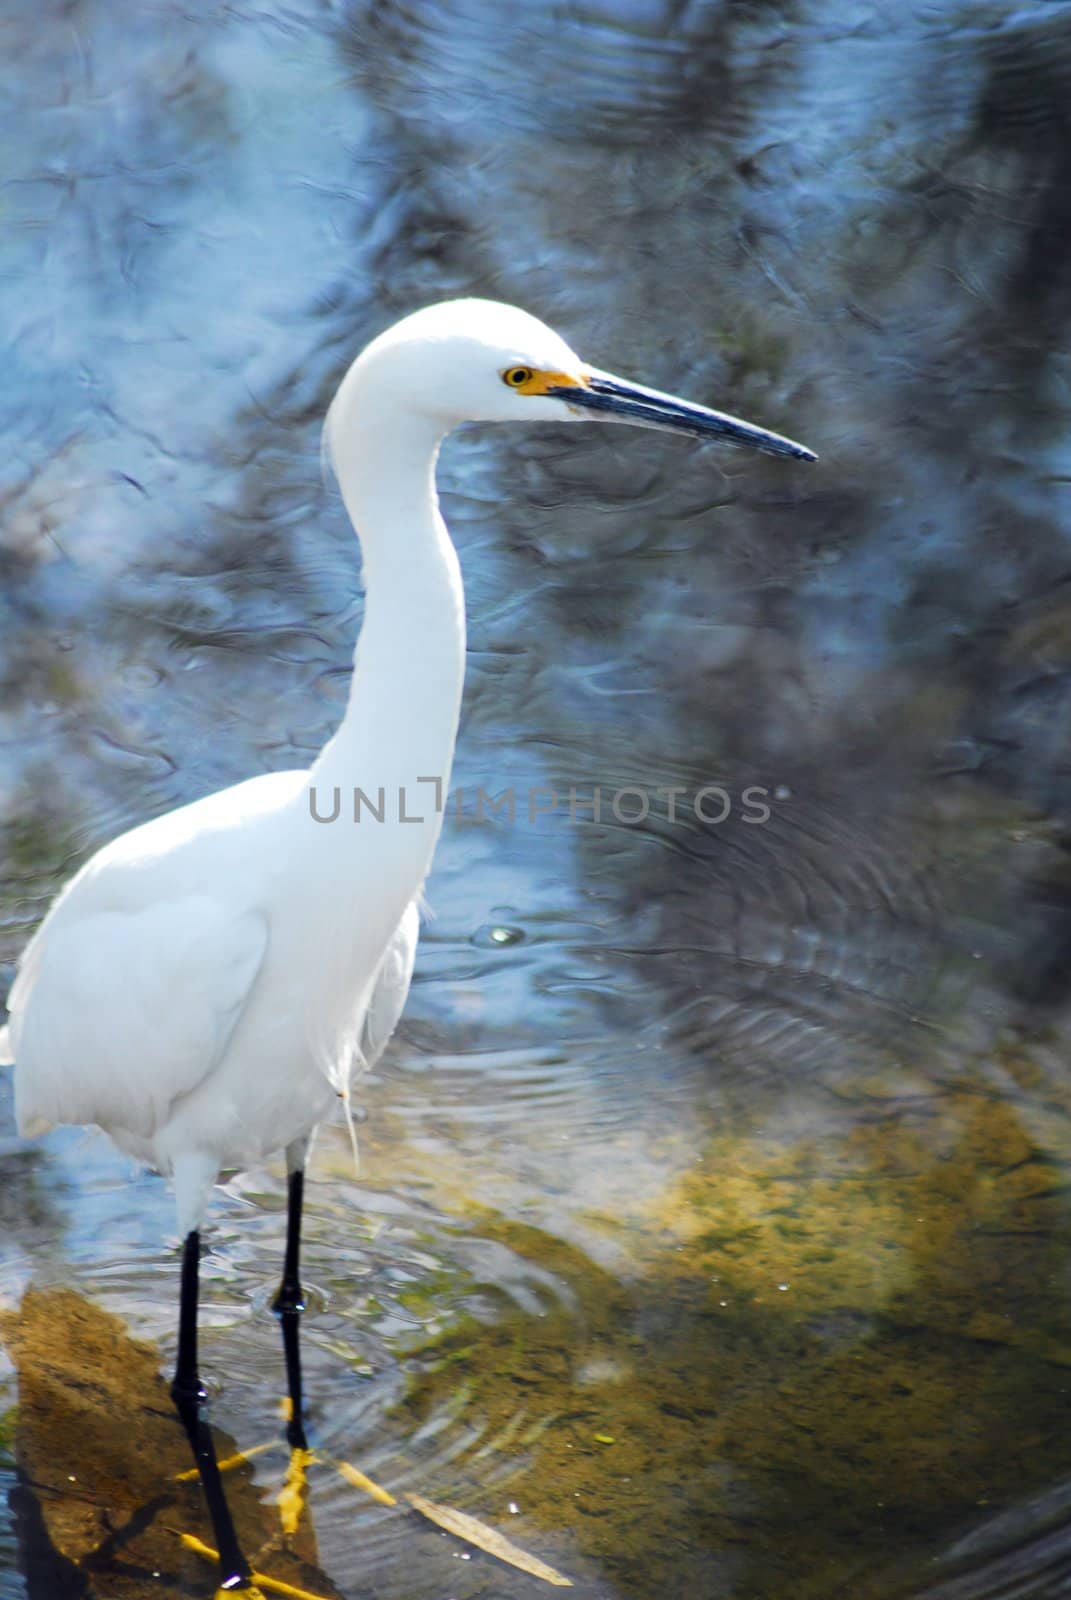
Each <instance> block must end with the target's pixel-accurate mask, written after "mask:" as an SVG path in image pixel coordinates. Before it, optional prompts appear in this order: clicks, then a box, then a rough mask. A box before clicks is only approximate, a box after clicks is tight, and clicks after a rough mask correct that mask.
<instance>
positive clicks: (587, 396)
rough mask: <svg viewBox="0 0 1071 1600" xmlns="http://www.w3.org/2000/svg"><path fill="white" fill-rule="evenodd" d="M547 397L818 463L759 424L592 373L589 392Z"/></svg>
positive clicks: (555, 390)
mask: <svg viewBox="0 0 1071 1600" xmlns="http://www.w3.org/2000/svg"><path fill="white" fill-rule="evenodd" d="M546 392H547V393H548V394H552V395H556V396H557V397H558V398H559V399H561V400H565V401H567V402H568V404H569V405H571V406H582V407H584V409H585V410H588V411H599V412H601V413H602V414H603V415H604V416H605V417H606V419H607V421H608V422H613V421H617V420H618V419H620V421H622V422H633V423H636V424H638V425H639V426H640V427H642V428H668V429H671V430H672V431H673V432H675V433H689V434H691V435H692V436H693V438H696V439H728V440H730V441H731V442H732V443H734V444H747V445H751V447H752V448H753V449H755V450H764V451H765V452H766V454H767V455H771V456H794V457H795V458H796V460H797V461H817V460H818V457H817V456H816V455H815V453H814V451H813V450H808V449H807V446H806V445H804V444H796V442H795V440H793V439H785V438H783V437H782V435H781V434H779V433H770V432H768V431H767V429H766V428H757V427H756V426H755V424H754V423H752V422H744V421H742V420H741V418H740V417H730V416H728V415H727V414H726V413H725V412H724V411H708V410H707V408H706V406H695V405H692V404H691V403H690V402H689V401H687V400H678V399H677V398H676V397H675V396H674V395H671V394H662V393H660V391H659V390H658V389H645V388H644V387H643V386H642V384H638V383H626V382H625V380H624V379H623V378H615V377H612V376H611V374H610V373H608V372H595V371H592V370H591V369H589V370H588V372H587V376H586V383H585V386H584V387H580V386H574V385H572V384H569V385H566V384H558V385H552V386H551V387H549V388H548V389H547V391H546Z"/></svg>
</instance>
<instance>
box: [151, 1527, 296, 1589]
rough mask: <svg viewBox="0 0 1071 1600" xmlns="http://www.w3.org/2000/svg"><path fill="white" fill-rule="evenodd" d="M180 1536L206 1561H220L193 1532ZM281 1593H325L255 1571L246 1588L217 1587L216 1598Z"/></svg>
mask: <svg viewBox="0 0 1071 1600" xmlns="http://www.w3.org/2000/svg"><path fill="white" fill-rule="evenodd" d="M179 1538H180V1539H181V1540H182V1542H183V1544H184V1545H185V1546H186V1549H187V1550H193V1551H195V1552H196V1553H197V1555H199V1556H204V1558H205V1560H206V1561H218V1560H219V1554H218V1552H217V1551H215V1550H213V1549H212V1546H211V1545H207V1544H205V1543H204V1542H203V1541H202V1540H200V1539H197V1538H195V1537H194V1535H193V1534H192V1533H180V1534H179ZM273 1594H281V1595H283V1596H284V1600H324V1596H323V1595H319V1594H314V1593H313V1591H312V1590H311V1589H299V1588H298V1587H297V1585H296V1584H293V1583H284V1582H283V1580H282V1579H281V1578H269V1577H268V1575H267V1573H265V1572H254V1574H253V1581H252V1584H251V1586H250V1587H248V1588H245V1589H217V1590H216V1594H215V1600H268V1596H269V1595H273Z"/></svg>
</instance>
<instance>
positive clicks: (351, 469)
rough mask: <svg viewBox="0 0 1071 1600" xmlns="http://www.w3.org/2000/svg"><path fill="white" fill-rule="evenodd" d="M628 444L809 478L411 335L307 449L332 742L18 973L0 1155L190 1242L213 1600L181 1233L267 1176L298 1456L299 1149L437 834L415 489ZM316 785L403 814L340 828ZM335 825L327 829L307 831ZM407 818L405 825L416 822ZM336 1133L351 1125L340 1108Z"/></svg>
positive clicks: (239, 788)
mask: <svg viewBox="0 0 1071 1600" xmlns="http://www.w3.org/2000/svg"><path fill="white" fill-rule="evenodd" d="M571 419H573V420H581V419H590V420H599V419H603V420H607V421H620V422H631V423H636V424H639V425H640V426H646V427H653V428H668V429H676V430H679V431H681V432H683V433H686V434H691V435H694V436H699V437H704V438H705V437H712V438H716V439H724V440H729V441H735V442H738V443H742V444H747V445H751V446H754V447H755V448H757V449H759V450H764V451H767V452H770V453H772V454H774V455H782V456H794V457H797V458H799V459H802V460H813V459H814V456H813V455H812V452H811V451H809V450H807V449H805V448H804V446H802V445H799V444H794V443H793V442H792V441H791V440H789V439H784V438H781V437H780V436H779V435H778V434H774V433H768V432H766V431H765V430H764V429H762V428H757V427H754V426H752V425H751V424H750V423H747V422H742V421H740V420H739V419H737V418H735V417H730V416H726V415H724V414H722V413H720V412H716V411H709V410H707V409H706V408H705V407H702V406H697V405H690V404H687V403H686V402H684V401H681V400H677V399H674V398H672V397H671V396H668V395H664V394H660V393H658V392H657V391H655V390H652V389H645V388H641V387H639V386H638V385H635V384H631V383H626V382H624V381H622V380H621V379H618V378H614V377H611V376H610V375H609V374H607V373H604V372H599V371H597V370H595V369H593V368H591V367H588V366H586V365H585V363H584V362H582V361H581V359H580V358H579V356H577V355H575V354H574V352H573V351H572V350H571V349H570V348H569V346H568V345H567V344H566V343H565V342H564V340H562V339H561V338H559V337H558V335H557V334H556V333H554V332H552V331H551V329H550V328H548V327H546V326H544V324H543V323H541V322H539V321H537V320H536V318H534V317H532V316H529V315H528V314H527V313H525V312H522V311H519V310H517V309H515V308H514V307H511V306H506V305H499V304H495V303H492V302H489V301H483V300H456V301H451V302H447V303H445V304H441V305H435V306H431V307H428V308H427V309H426V310H423V311H418V312H416V313H415V314H414V315H412V316H409V317H406V318H405V319H404V320H403V321H401V322H399V323H398V324H397V325H396V326H394V327H393V328H390V329H389V330H388V331H387V332H386V333H384V334H382V335H381V336H380V337H379V338H378V339H376V340H375V341H374V342H373V343H372V344H370V345H369V346H368V348H367V349H366V350H365V351H364V352H363V353H362V354H361V355H360V356H359V357H358V358H357V360H356V361H355V362H354V364H353V366H352V367H351V368H350V369H349V372H348V373H347V374H346V376H345V378H344V379H343V381H342V385H341V387H340V388H339V391H338V393H337V395H336V396H335V399H334V401H333V403H332V405H331V408H330V410H329V412H328V416H327V422H326V441H327V446H328V450H329V452H330V456H331V459H332V462H333V464H334V467H335V471H336V473H337V476H338V480H339V484H340V487H341V490H342V497H343V500H344V502H345V505H346V509H347V511H348V513H349V515H350V517H351V518H352V520H353V523H354V526H355V528H356V529H357V530H358V533H359V538H360V543H361V548H362V553H363V559H364V580H365V586H366V596H367V597H366V606H365V614H364V624H363V627H362V629H361V633H360V639H359V641H358V647H357V651H356V654H355V657H354V668H353V677H352V682H351V686H350V694H349V701H348V704H347V706H346V712H345V715H344V717H343V719H342V723H341V726H340V727H339V729H338V731H337V733H336V734H335V735H334V737H333V738H332V739H331V740H329V742H328V743H327V744H326V745H325V747H324V749H323V750H322V751H321V752H320V754H319V756H318V757H317V759H316V761H315V762H314V763H313V765H312V767H311V769H309V770H302V771H296V772H276V773H271V774H269V775H267V776H262V777H256V778H251V779H249V780H248V781H247V782H245V783H239V784H236V785H235V786H234V787H233V788H230V789H225V790H223V791H222V792H220V793H218V794H212V795H208V796H206V797H205V798H204V799H203V800H197V801H195V802H194V803H193V804H192V805H187V806H183V807H181V808H180V809H179V810H177V811H172V812H170V813H169V814H167V815H165V816H162V817H158V818H156V819H155V820H154V821H152V822H147V823H145V824H143V825H142V826H141V827H137V828H134V829H132V830H131V831H130V832H129V833H125V834H123V835H122V836H121V837H120V838H118V839H115V840H113V842H112V843H111V844H108V845H105V846H104V848H103V849H101V850H100V851H98V852H97V854H96V855H95V856H93V857H92V859H91V860H89V861H88V862H87V863H86V864H85V866H84V867H83V868H82V869H81V871H80V872H79V873H78V874H77V875H76V876H75V877H74V878H73V879H72V880H71V882H70V883H69V884H68V885H67V887H66V888H65V889H64V890H63V892H62V893H61V894H60V895H59V896H58V898H57V899H56V901H55V902H54V904H53V905H52V907H51V909H50V911H49V913H48V915H47V916H46V918H45V920H44V922H43V923H42V925H41V927H40V929H39V931H38V933H37V934H36V936H35V937H34V938H33V940H32V941H31V942H30V944H29V946H28V947H27V949H26V951H25V953H24V954H23V957H22V960H21V963H20V965H19V970H18V975H17V977H16V980H15V984H14V987H13V988H12V991H11V995H10V998H9V1001H8V1007H9V1011H10V1022H9V1027H8V1036H7V1038H6V1039H5V1037H4V1035H3V1034H0V1045H2V1046H4V1055H5V1056H6V1057H7V1058H8V1059H13V1060H14V1062H15V1105H16V1114H17V1117H18V1123H19V1128H20V1130H21V1131H22V1132H23V1133H25V1134H35V1133H38V1132H41V1131H43V1130H45V1129H47V1128H48V1127H49V1126H51V1125H52V1124H55V1123H96V1124H97V1125H99V1126H100V1127H101V1128H103V1129H104V1130H105V1131H106V1132H107V1133H108V1134H110V1136H111V1137H112V1139H113V1140H114V1141H115V1142H116V1144H118V1145H119V1146H120V1147H121V1149H123V1150H125V1151H127V1152H129V1153H130V1154H131V1155H133V1156H134V1157H136V1158H138V1159H139V1160H141V1161H144V1162H147V1163H149V1164H150V1165H151V1166H152V1167H154V1168H156V1169H157V1170H158V1171H159V1172H162V1173H165V1174H168V1175H169V1176H171V1177H172V1179H173V1180H174V1187H175V1199H176V1205H177V1211H178V1226H179V1232H180V1235H181V1236H182V1238H183V1239H184V1241H185V1243H184V1251H183V1264H182V1287H181V1302H180V1315H179V1340H178V1360H177V1365H176V1371H175V1379H174V1383H173V1386H172V1394H173V1397H174V1400H175V1404H176V1406H177V1408H178V1412H179V1415H180V1417H181V1419H182V1422H183V1425H184V1427H185V1429H186V1432H187V1434H188V1435H189V1439H190V1442H191V1445H192V1447H193V1451H194V1455H195V1458H196V1460H197V1464H198V1467H199V1469H200V1473H201V1480H202V1483H203V1485H204V1490H205V1494H206V1496H207V1500H208V1506H209V1511H210V1513H211V1517H212V1521H213V1525H214V1528H215V1533H216V1543H217V1548H218V1550H219V1554H220V1571H219V1585H220V1592H221V1593H223V1592H225V1593H228V1594H229V1593H232V1592H234V1591H242V1590H245V1591H251V1590H253V1589H254V1584H253V1580H252V1576H251V1571H250V1567H249V1565H248V1563H247V1562H246V1560H245V1558H244V1556H243V1554H242V1552H241V1550H240V1548H239V1545H238V1541H237V1538H236V1536H235V1532H234V1528H233V1525H232V1523H231V1518H230V1514H229V1511H228V1509H227V1505H226V1501H225V1498H224V1495H223V1491H222V1487H221V1484H220V1478H219V1471H218V1467H217V1463H216V1458H215V1453H214V1449H213V1445H212V1440H211V1435H210V1433H209V1430H208V1428H207V1425H206V1424H205V1423H204V1421H203V1420H202V1417H201V1408H200V1404H201V1401H202V1399H203V1397H204V1391H203V1390H202V1388H201V1383H200V1377H199V1373H198V1363H197V1290H198V1261H199V1256H200V1229H201V1226H202V1221H203V1218H204V1213H205V1207H206V1203H207V1199H208V1196H209V1193H210V1190H211V1188H212V1185H213V1184H214V1183H215V1182H216V1180H217V1178H218V1177H219V1175H220V1173H221V1171H223V1170H225V1169H231V1168H237V1167H242V1166H246V1165H249V1164H250V1163H256V1162H259V1161H261V1160H263V1159H264V1158H266V1157H268V1156H270V1155H272V1153H273V1152H274V1151H276V1150H279V1149H280V1148H283V1149H285V1151H286V1162H287V1170H288V1175H289V1176H288V1184H289V1191H288V1192H289V1203H288V1218H287V1242H286V1253H285V1260H284V1268H283V1275H282V1285H281V1288H280V1290H279V1294H278V1296H277V1298H276V1300H275V1302H274V1308H275V1310H276V1311H277V1312H278V1313H279V1314H280V1317H281V1319H282V1327H283V1337H284V1350H285V1356H286V1365H287V1376H288V1382H289V1388H290V1398H291V1408H290V1424H289V1438H290V1442H291V1445H292V1446H294V1447H295V1448H300V1449H304V1447H305V1434H304V1427H303V1413H302V1398H301V1374H300V1364H299V1359H298V1338H297V1327H298V1317H299V1315H300V1313H301V1311H302V1309H303V1307H302V1294H301V1287H300V1282H299V1272H298V1251H299V1237H300V1226H301V1205H302V1184H303V1173H304V1166H305V1159H306V1154H307V1151H308V1147H309V1142H310V1139H311V1138H312V1135H313V1133H314V1132H315V1129H316V1126H317V1124H318V1123H320V1122H321V1121H322V1120H323V1119H324V1118H325V1117H326V1116H328V1115H329V1114H330V1112H331V1110H332V1106H333V1105H334V1102H335V1100H336V1097H338V1096H342V1097H343V1099H346V1097H347V1096H348V1093H349V1085H350V1081H351V1075H352V1074H353V1072H354V1069H355V1067H356V1066H358V1065H360V1064H362V1063H368V1062H370V1061H372V1060H374V1059H375V1057H376V1056H377V1055H378V1054H379V1052H380V1050H382V1048H383V1046H384V1044H385V1043H386V1041H387V1039H388V1038H389V1036H390V1034H391V1032H392V1030H393V1028H394V1026H395V1024H396V1022H397V1020H398V1017H399V1015H400V1013H401V1010H402V1006H403V1004H404V1002H405V998H406V994H407V991H408V988H409V980H410V976H411V974H412V970H413V957H414V951H415V947H416V941H417V926H418V911H417V908H418V902H419V897H420V893H421V888H422V886H423V883H424V879H425V876H426V874H427V872H428V868H429V866H430V865H431V859H432V853H433V851H434V849H435V844H436V840H437V838H438V836H439V831H440V827H441V823H442V816H441V810H440V809H439V808H437V807H436V806H435V805H434V804H428V803H426V802H427V799H428V798H429V797H433V796H434V792H435V788H436V786H438V787H439V792H445V791H446V789H447V786H448V782H449V775H450V765H451V761H452V757H453V751H454V740H455V736H456V732H457V723H458V711H459V707H460V703H461V690H462V680H463V677H464V665H465V617H464V597H463V593H462V587H461V578H460V574H459V569H458V561H457V555H456V553H455V550H454V547H453V545H452V543H451V541H450V536H449V534H448V532H447V529H446V525H445V523H444V522H443V519H442V516H441V515H440V512H439V505H438V500H437V497H436V492H435V464H436V458H437V456H438V453H439V446H440V444H441V442H442V439H443V437H444V435H445V434H446V433H447V432H448V431H449V430H450V429H451V428H452V427H454V425H455V424H457V423H460V422H465V421H468V420H473V421H481V422H491V421H494V422H535V421H547V422H559V423H561V422H567V421H569V420H571ZM313 787H315V788H316V789H318V790H319V791H320V795H321V796H323V795H326V794H329V793H330V792H331V791H332V790H333V789H334V788H335V787H338V788H339V789H340V791H342V792H343V793H345V794H347V795H349V794H350V793H351V792H352V791H353V790H354V789H355V788H359V789H361V790H363V791H364V793H365V795H367V796H370V797H376V796H378V794H379V792H380V791H382V792H383V793H384V795H385V796H388V797H392V796H395V795H397V794H399V792H400V793H402V794H404V795H407V796H412V797H415V796H418V795H423V796H424V797H425V803H424V804H422V805H419V806H418V805H416V804H415V803H414V802H413V801H412V800H411V801H410V802H409V805H408V807H406V806H401V807H398V808H396V810H395V811H394V814H393V815H392V814H391V813H390V812H389V811H386V810H385V814H384V817H383V820H382V821H377V820H376V818H375V816H374V815H373V814H371V813H370V812H365V813H364V815H363V817H362V820H361V822H360V823H355V822H353V821H352V819H351V817H350V815H349V813H348V812H341V813H340V815H339V817H338V818H337V820H335V821H334V822H333V823H332V824H330V825H328V824H326V823H325V822H323V821H322V820H317V818H316V815H315V814H314V813H315V810H316V808H315V807H314V806H312V805H310V798H311V792H312V789H313ZM327 814H328V815H329V814H330V811H328V812H327ZM413 819H416V820H413ZM347 1111H348V1103H347Z"/></svg>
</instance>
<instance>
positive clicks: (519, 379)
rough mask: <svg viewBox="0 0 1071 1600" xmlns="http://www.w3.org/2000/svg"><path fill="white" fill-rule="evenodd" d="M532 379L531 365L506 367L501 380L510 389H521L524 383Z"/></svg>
mask: <svg viewBox="0 0 1071 1600" xmlns="http://www.w3.org/2000/svg"><path fill="white" fill-rule="evenodd" d="M531 381H532V369H531V367H507V368H506V370H505V372H504V373H503V374H502V382H503V383H505V384H508V386H509V387H510V388H511V389H523V388H524V386H525V384H526V383H531Z"/></svg>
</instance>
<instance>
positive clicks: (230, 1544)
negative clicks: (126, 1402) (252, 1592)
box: [171, 1229, 253, 1593]
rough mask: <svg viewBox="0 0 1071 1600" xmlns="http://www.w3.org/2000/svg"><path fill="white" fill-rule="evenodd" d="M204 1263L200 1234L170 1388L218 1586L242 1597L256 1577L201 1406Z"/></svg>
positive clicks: (185, 1289)
mask: <svg viewBox="0 0 1071 1600" xmlns="http://www.w3.org/2000/svg"><path fill="white" fill-rule="evenodd" d="M200 1259H201V1236H200V1234H199V1233H198V1232H197V1231H196V1229H195V1230H194V1231H193V1232H192V1233H188V1234H187V1235H186V1243H185V1246H184V1248H183V1252H182V1296H181V1299H180V1301H179V1347H178V1362H177V1363H176V1366H175V1381H174V1383H172V1385H171V1398H172V1400H174V1402H175V1407H176V1409H177V1411H178V1414H179V1417H180V1419H181V1421H182V1426H183V1427H184V1428H185V1430H186V1437H187V1438H188V1439H189V1441H190V1448H191V1450H192V1451H193V1459H194V1461H195V1462H196V1463H197V1471H198V1473H199V1474H200V1478H201V1487H202V1488H203V1489H204V1494H205V1499H206V1500H207V1502H208V1514H209V1516H210V1517H211V1518H212V1528H213V1530H214V1532H215V1535H216V1548H217V1549H218V1551H219V1586H220V1588H221V1589H225V1590H227V1591H231V1590H234V1591H236V1592H237V1593H241V1591H242V1590H243V1589H250V1588H252V1587H253V1585H252V1575H251V1572H250V1568H249V1563H248V1562H247V1561H246V1559H245V1557H244V1556H243V1555H242V1552H241V1550H240V1549H239V1546H238V1536H237V1534H236V1533H235V1531H234V1523H233V1522H232V1520H231V1513H230V1508H229V1507H228V1505H227V1501H226V1497H225V1496H224V1493H223V1484H222V1481H221V1479H220V1475H219V1463H218V1462H217V1460H216V1447H215V1445H214V1444H213V1442H212V1432H211V1429H210V1428H209V1426H208V1424H207V1423H206V1422H205V1420H204V1418H203V1417H202V1416H201V1402H202V1400H203V1399H204V1397H205V1391H204V1389H203V1388H202V1386H201V1379H200V1376H199V1374H198V1371H197V1269H198V1266H199V1264H200Z"/></svg>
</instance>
